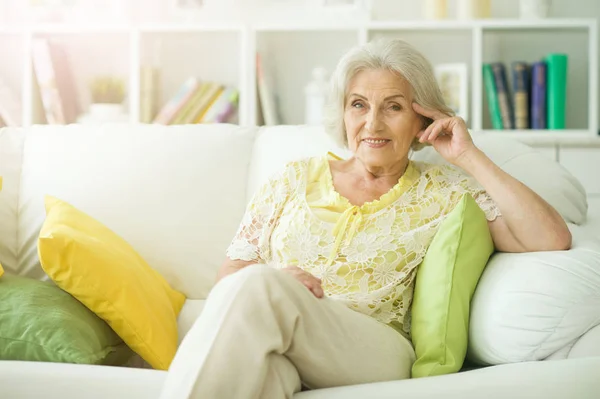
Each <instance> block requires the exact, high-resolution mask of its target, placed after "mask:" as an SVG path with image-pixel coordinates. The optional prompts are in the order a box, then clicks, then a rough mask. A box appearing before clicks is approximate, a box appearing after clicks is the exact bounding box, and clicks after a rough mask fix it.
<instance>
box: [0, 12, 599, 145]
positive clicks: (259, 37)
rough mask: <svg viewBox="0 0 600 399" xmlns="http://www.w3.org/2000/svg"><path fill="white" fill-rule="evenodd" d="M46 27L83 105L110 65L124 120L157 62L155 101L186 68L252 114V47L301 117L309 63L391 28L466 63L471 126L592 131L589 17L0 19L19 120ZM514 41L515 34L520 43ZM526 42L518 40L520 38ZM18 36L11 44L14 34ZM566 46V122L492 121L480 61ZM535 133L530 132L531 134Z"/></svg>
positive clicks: (593, 45) (289, 110)
mask: <svg viewBox="0 0 600 399" xmlns="http://www.w3.org/2000/svg"><path fill="white" fill-rule="evenodd" d="M40 36H43V37H50V38H53V39H56V40H59V41H60V42H61V43H63V44H64V46H65V47H66V50H67V54H68V56H69V59H70V62H71V65H72V69H73V70H74V71H75V72H74V73H75V75H76V77H75V79H76V82H77V87H78V92H79V94H80V95H79V97H80V98H82V99H83V103H84V104H83V105H84V107H86V106H87V105H88V104H86V102H87V103H89V99H88V97H89V96H88V95H87V94H86V84H87V79H88V78H90V77H91V76H92V75H93V74H95V73H116V74H120V75H121V76H123V77H124V78H125V80H126V81H127V84H128V92H129V93H128V97H127V105H128V107H129V115H130V121H131V122H132V123H136V122H139V119H140V112H139V105H140V68H141V67H142V66H143V65H146V64H148V63H154V64H157V65H156V66H158V67H160V69H161V79H162V86H161V92H162V101H163V102H164V101H166V100H167V99H168V98H170V97H171V96H172V95H173V94H174V93H175V91H176V90H177V89H178V88H179V86H180V85H181V84H182V82H183V81H184V80H185V79H186V78H188V77H189V76H191V75H195V76H197V77H198V78H200V79H207V80H215V81H220V82H222V83H225V84H228V85H234V86H236V87H238V88H239V89H240V116H239V123H240V124H241V125H246V126H249V125H255V124H257V100H256V99H257V89H256V72H255V67H254V65H255V54H256V51H260V52H261V54H262V56H263V60H265V63H266V64H267V65H268V67H269V70H271V71H273V74H272V78H273V80H274V82H275V84H274V86H275V87H274V89H275V92H276V94H277V96H278V102H279V106H280V113H281V115H282V118H283V123H285V124H299V123H302V118H303V112H304V94H303V88H304V86H305V84H306V82H307V81H308V80H309V78H310V72H311V70H312V68H314V67H315V66H317V65H320V66H323V67H325V68H327V69H328V70H329V71H332V70H333V68H334V67H335V65H336V63H337V61H338V59H339V58H340V56H341V55H342V54H343V53H344V52H346V51H347V50H348V49H349V48H351V47H353V46H355V45H357V44H362V43H365V42H367V41H369V40H372V39H376V38H379V37H399V38H403V39H406V40H407V41H409V42H411V43H413V44H414V45H415V46H416V47H417V48H419V49H420V50H421V51H422V52H423V53H424V54H425V55H426V56H427V57H428V58H429V59H430V61H432V63H433V64H436V63H448V62H463V63H467V64H468V66H469V77H470V82H471V83H470V88H469V93H470V99H469V103H470V116H471V117H470V120H469V121H468V124H469V126H470V128H471V130H472V131H474V132H476V133H482V134H488V133H491V134H507V135H509V136H511V137H517V138H525V137H527V138H528V139H533V138H534V137H536V139H537V138H539V140H549V139H550V138H551V140H553V142H560V141H561V140H563V139H565V140H571V141H572V140H585V141H586V142H587V141H588V140H592V141H595V140H600V139H599V137H600V136H598V112H599V109H598V90H597V88H598V27H597V21H596V20H595V19H572V20H571V19H568V20H567V19H547V20H541V21H522V20H475V21H444V22H432V21H414V22H412V21H411V22H378V21H372V22H361V23H346V22H343V23H333V24H320V25H319V24H293V23H292V24H286V23H278V24H256V25H241V24H240V25H238V24H229V25H148V26H88V27H83V28H81V27H60V26H59V27H57V26H37V27H35V28H31V29H26V30H19V29H10V30H7V29H5V30H2V29H0V50H1V51H2V52H3V54H4V57H3V59H4V60H12V61H11V62H10V63H9V65H7V64H6V62H3V63H2V65H0V76H1V77H2V78H4V79H5V80H6V79H8V80H9V85H10V86H11V87H12V88H13V89H14V90H16V91H18V92H19V93H21V101H22V105H23V107H22V109H23V115H22V117H23V124H24V125H25V126H27V125H31V124H34V123H37V122H38V120H37V118H36V113H37V112H38V111H39V110H37V109H36V105H35V104H34V101H35V96H34V87H33V78H32V76H33V70H32V66H31V56H30V54H31V43H32V40H33V39H34V38H36V37H40ZM519 42H521V43H519ZM528 42H530V43H534V44H529V45H528V46H522V45H521V44H522V43H528ZM15 43H18V44H15ZM550 52H562V53H566V54H568V55H569V68H570V69H569V71H570V72H569V76H568V79H569V81H568V93H567V96H568V106H567V129H566V130H560V131H548V130H544V131H532V130H526V131H516V130H511V131H502V132H499V131H492V130H490V129H491V124H490V122H489V117H488V110H487V104H486V96H485V92H484V88H483V84H482V75H481V65H482V63H484V62H492V61H503V62H505V63H510V62H512V61H517V60H522V61H526V62H533V61H536V60H539V59H541V58H542V57H543V56H545V55H546V54H547V53H550ZM534 140H535V139H534Z"/></svg>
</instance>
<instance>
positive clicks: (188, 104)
mask: <svg viewBox="0 0 600 399" xmlns="http://www.w3.org/2000/svg"><path fill="white" fill-rule="evenodd" d="M238 100H239V91H238V90H237V89H236V88H234V87H227V86H223V85H221V84H219V83H215V82H203V81H200V80H199V79H197V78H195V77H191V78H189V79H188V80H186V81H185V83H184V84H183V85H182V86H181V87H180V88H179V90H178V91H177V92H176V93H175V95H174V96H173V97H172V98H171V99H170V100H169V101H167V103H166V104H165V105H164V106H163V107H162V108H161V109H160V111H159V112H158V114H157V115H156V117H155V118H154V120H153V123H156V124H162V125H184V124H190V123H227V122H231V120H232V119H233V118H234V117H235V115H236V114H237V108H238Z"/></svg>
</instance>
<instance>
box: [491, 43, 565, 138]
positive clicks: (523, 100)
mask: <svg viewBox="0 0 600 399" xmlns="http://www.w3.org/2000/svg"><path fill="white" fill-rule="evenodd" d="M567 68H568V57H567V55H565V54H549V55H548V56H547V57H546V58H545V59H544V60H542V61H538V62H534V63H532V64H528V63H526V62H522V61H518V62H513V63H512V64H511V66H510V72H511V73H510V75H511V76H512V91H511V90H510V86H511V85H509V80H508V77H507V75H508V73H507V70H506V67H505V66H504V64H503V63H501V62H495V63H491V64H484V65H483V84H484V87H485V92H486V96H487V99H488V108H489V113H490V119H491V121H492V128H493V129H564V128H565V106H566V98H567Z"/></svg>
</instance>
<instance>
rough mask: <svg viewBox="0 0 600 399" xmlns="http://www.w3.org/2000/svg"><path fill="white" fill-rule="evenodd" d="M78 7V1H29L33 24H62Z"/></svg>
mask: <svg viewBox="0 0 600 399" xmlns="http://www.w3.org/2000/svg"><path fill="white" fill-rule="evenodd" d="M77 5H78V1H77V0H29V1H28V2H27V13H28V14H29V18H30V19H31V21H32V22H37V23H61V22H65V19H67V14H68V13H69V12H71V11H73V9H74V8H75V7H76V6H77Z"/></svg>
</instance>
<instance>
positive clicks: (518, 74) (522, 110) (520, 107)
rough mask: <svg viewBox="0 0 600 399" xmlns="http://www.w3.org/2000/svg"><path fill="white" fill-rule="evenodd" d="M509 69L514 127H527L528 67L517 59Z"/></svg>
mask: <svg viewBox="0 0 600 399" xmlns="http://www.w3.org/2000/svg"><path fill="white" fill-rule="evenodd" d="M511 69H512V77H513V79H512V81H513V105H514V115H515V129H529V67H528V65H527V63H525V62H522V61H517V62H513V63H512V66H511Z"/></svg>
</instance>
